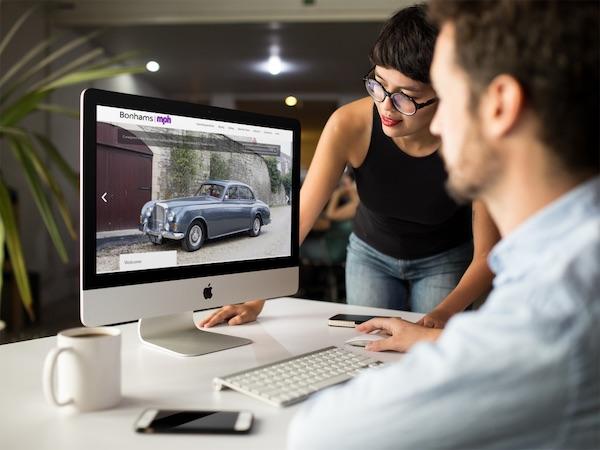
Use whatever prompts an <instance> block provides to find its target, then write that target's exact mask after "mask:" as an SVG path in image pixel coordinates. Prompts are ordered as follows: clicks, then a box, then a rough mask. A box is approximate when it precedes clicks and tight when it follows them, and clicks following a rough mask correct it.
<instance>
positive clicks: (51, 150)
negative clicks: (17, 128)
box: [0, 128, 79, 189]
mask: <svg viewBox="0 0 600 450" xmlns="http://www.w3.org/2000/svg"><path fill="white" fill-rule="evenodd" d="M0 131H2V129H1V128H0ZM33 135H34V136H35V138H36V139H37V140H38V142H39V143H40V144H41V145H42V148H43V149H44V150H45V151H46V153H47V154H48V156H50V159H51V160H52V162H54V163H55V164H56V166H57V167H58V169H59V170H60V171H61V172H62V174H63V175H64V176H65V177H66V178H67V181H68V182H69V183H70V184H71V186H73V187H74V188H76V189H79V174H78V173H77V172H76V171H75V170H73V169H72V168H71V166H70V165H69V163H68V162H67V161H65V159H64V158H63V157H62V155H61V154H60V152H59V151H58V149H57V148H56V147H55V146H54V144H53V143H52V142H51V141H50V139H48V138H47V137H46V136H44V135H43V134H39V133H33Z"/></svg>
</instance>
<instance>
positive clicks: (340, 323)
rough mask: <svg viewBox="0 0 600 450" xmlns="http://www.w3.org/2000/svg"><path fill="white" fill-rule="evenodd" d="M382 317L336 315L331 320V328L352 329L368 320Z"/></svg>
mask: <svg viewBox="0 0 600 450" xmlns="http://www.w3.org/2000/svg"><path fill="white" fill-rule="evenodd" d="M375 317H380V316H358V315H354V314H336V315H335V316H331V317H330V318H329V326H330V327H350V328H354V327H355V326H356V325H360V324H361V323H363V322H366V321H367V320H370V319H374V318H375Z"/></svg>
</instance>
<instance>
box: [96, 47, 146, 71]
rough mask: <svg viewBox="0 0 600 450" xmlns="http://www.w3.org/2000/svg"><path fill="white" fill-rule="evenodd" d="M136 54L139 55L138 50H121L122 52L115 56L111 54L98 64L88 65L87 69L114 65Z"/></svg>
mask: <svg viewBox="0 0 600 450" xmlns="http://www.w3.org/2000/svg"><path fill="white" fill-rule="evenodd" d="M138 55H139V52H137V51H131V52H123V53H120V54H118V55H117V56H113V57H112V58H108V59H106V60H104V61H101V62H99V63H98V64H94V65H92V66H89V67H88V68H87V70H96V69H104V68H106V67H109V66H114V65H117V64H120V63H122V62H123V61H128V60H130V59H132V58H134V57H136V56H138Z"/></svg>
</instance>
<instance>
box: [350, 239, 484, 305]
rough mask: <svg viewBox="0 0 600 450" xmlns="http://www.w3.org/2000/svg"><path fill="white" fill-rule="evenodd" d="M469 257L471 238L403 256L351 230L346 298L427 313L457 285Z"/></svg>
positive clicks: (355, 303) (470, 254)
mask: <svg viewBox="0 0 600 450" xmlns="http://www.w3.org/2000/svg"><path fill="white" fill-rule="evenodd" d="M472 259H473V243H472V242H468V243H466V244H462V245H460V246H458V247H455V248H452V249H450V250H447V251H445V252H442V253H439V254H437V255H433V256H428V257H426V258H419V259H412V260H406V259H396V258H392V257H391V256H387V255H385V254H383V253H381V252H379V251H377V250H375V249H374V248H373V247H371V246H370V245H369V244H367V243H366V242H364V241H363V240H361V239H359V238H358V237H357V236H356V235H355V234H354V233H352V234H351V235H350V242H349V243H348V256H347V258H346V301H347V303H348V304H350V305H363V306H375V307H377V308H389V309H399V310H403V311H413V312H419V313H427V312H429V311H431V310H432V309H433V308H435V307H436V306H437V305H438V304H439V303H440V302H441V301H442V300H443V299H444V298H445V297H446V296H447V295H448V294H449V293H450V291H452V290H453V289H454V288H455V287H456V285H457V284H458V282H459V280H460V278H461V277H462V276H463V274H464V272H465V270H466V269H467V267H468V266H469V264H470V263H471V260H472Z"/></svg>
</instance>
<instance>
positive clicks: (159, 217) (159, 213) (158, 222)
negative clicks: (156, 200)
mask: <svg viewBox="0 0 600 450" xmlns="http://www.w3.org/2000/svg"><path fill="white" fill-rule="evenodd" d="M164 224H165V209H164V208H163V207H162V206H160V205H154V208H153V209H152V216H151V217H150V229H151V230H154V231H159V230H161V229H162V227H163V226H164Z"/></svg>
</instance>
